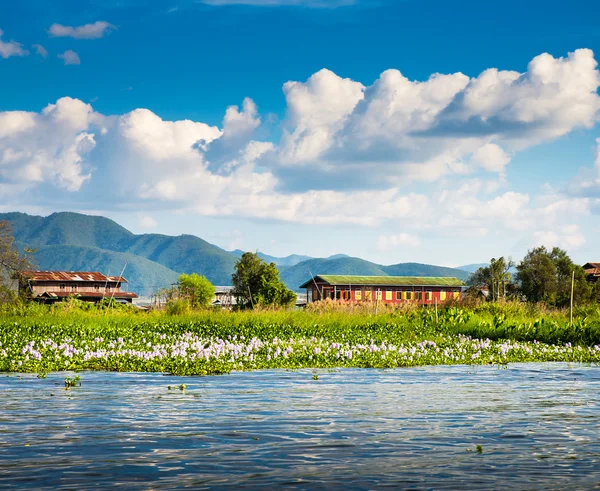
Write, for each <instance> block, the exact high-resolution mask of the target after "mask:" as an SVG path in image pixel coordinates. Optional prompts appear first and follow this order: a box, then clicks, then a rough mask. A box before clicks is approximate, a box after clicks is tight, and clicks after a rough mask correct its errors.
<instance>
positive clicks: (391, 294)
mask: <svg viewBox="0 0 600 491" xmlns="http://www.w3.org/2000/svg"><path fill="white" fill-rule="evenodd" d="M464 287H465V284H464V283H463V282H462V281H461V280H459V279H458V278H452V277H429V276H352V275H317V276H315V277H314V278H312V279H310V280H309V281H307V282H306V283H304V284H302V285H301V286H300V288H306V294H307V301H308V302H316V301H319V300H323V299H326V298H330V299H332V300H340V301H347V302H381V303H385V304H401V303H403V302H415V303H418V304H421V305H433V304H434V303H438V304H439V303H443V302H445V301H446V300H449V299H459V298H460V297H461V294H462V291H463V288H464Z"/></svg>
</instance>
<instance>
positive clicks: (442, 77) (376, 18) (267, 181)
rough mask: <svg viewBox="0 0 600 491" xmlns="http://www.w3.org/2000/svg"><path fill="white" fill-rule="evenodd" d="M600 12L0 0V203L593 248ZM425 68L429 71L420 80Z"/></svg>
mask: <svg viewBox="0 0 600 491" xmlns="http://www.w3.org/2000/svg"><path fill="white" fill-rule="evenodd" d="M599 14H600V5H599V4H598V3H597V2H591V1H589V0H588V1H581V0H579V1H572V2H569V4H568V6H567V5H566V4H565V3H564V2H558V1H554V2H553V1H544V2H542V1H538V0H533V1H528V2H523V1H519V2H516V1H512V0H511V1H505V2H502V3H499V2H481V1H456V2H447V1H438V0H431V1H427V2H423V1H415V0H396V1H392V0H371V1H370V0H339V1H337V0H330V1H326V0H265V1H261V0H239V1H229V0H204V1H198V0H170V1H154V2H144V1H141V0H108V1H101V0H69V1H61V0H58V1H55V2H47V1H45V0H44V1H43V0H23V1H19V2H3V3H2V4H1V5H0V30H2V36H1V37H0V80H1V82H0V87H1V90H0V210H2V211H13V210H20V211H27V212H30V213H37V214H48V213H52V212H53V211H62V210H72V211H80V212H84V213H92V214H103V215H106V216H110V217H111V218H114V219H115V220H117V221H118V222H119V223H122V224H123V225H125V226H127V227H128V228H130V229H132V230H133V231H135V232H159V233H168V234H181V233H192V234H196V235H199V236H201V237H203V238H205V239H206V240H209V241H211V242H213V243H216V244H217V245H219V246H221V247H224V248H226V249H232V248H243V249H248V250H256V249H258V250H261V251H264V252H266V253H269V254H274V255H287V254H291V253H299V254H310V255H314V256H326V255H330V254H334V253H339V252H342V253H347V254H351V255H356V256H360V257H364V258H366V259H370V260H373V261H376V262H380V263H387V264H390V263H397V262H403V261H419V262H428V263H436V264H448V265H458V264H465V263H471V262H483V261H487V260H489V258H491V257H493V256H499V255H512V256H513V257H514V258H515V259H517V260H518V259H520V258H521V257H522V256H523V255H524V253H526V251H527V250H528V249H530V248H531V247H534V246H535V245H539V244H544V245H547V246H552V245H558V246H561V247H563V248H566V249H567V250H568V252H569V253H570V254H571V255H572V256H573V257H574V259H576V260H578V261H579V262H586V261H589V260H596V261H597V260H600V259H599V258H598V254H600V253H598V252H597V247H596V246H597V244H598V238H599V237H600V225H599V224H598V215H597V214H598V211H599V210H600V206H599V204H600V201H599V199H598V198H599V197H600V157H599V156H598V144H597V142H596V139H597V138H599V137H600V131H598V125H597V121H598V115H599V111H600V102H599V100H600V99H599V97H598V94H597V89H598V86H599V85H600V75H599V72H598V69H597V67H596V62H595V60H596V59H597V53H600V28H598V27H597V19H598V16H599ZM435 74H438V75H435Z"/></svg>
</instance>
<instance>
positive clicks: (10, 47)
mask: <svg viewBox="0 0 600 491" xmlns="http://www.w3.org/2000/svg"><path fill="white" fill-rule="evenodd" d="M2 36H4V31H3V30H2V29H0V56H1V57H2V58H4V59H6V58H10V57H11V56H27V55H28V54H29V52H28V51H27V50H26V49H24V48H23V45H22V44H21V43H17V42H16V41H13V40H10V41H3V40H2Z"/></svg>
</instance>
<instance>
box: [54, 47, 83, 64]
mask: <svg viewBox="0 0 600 491" xmlns="http://www.w3.org/2000/svg"><path fill="white" fill-rule="evenodd" d="M57 56H58V58H61V59H62V60H63V61H64V62H65V65H80V64H81V60H80V59H79V55H78V54H77V53H75V51H73V50H71V49H68V50H67V51H65V52H64V53H61V54H59V55H57Z"/></svg>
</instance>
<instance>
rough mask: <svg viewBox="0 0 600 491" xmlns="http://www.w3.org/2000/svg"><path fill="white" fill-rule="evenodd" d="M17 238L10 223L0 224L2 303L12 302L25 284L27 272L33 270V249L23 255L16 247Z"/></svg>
mask: <svg viewBox="0 0 600 491" xmlns="http://www.w3.org/2000/svg"><path fill="white" fill-rule="evenodd" d="M14 243H15V238H14V237H13V234H12V229H11V227H10V223H9V222H6V221H3V222H0V302H3V301H4V302H6V301H10V300H12V299H14V298H15V296H16V295H17V285H19V284H20V283H21V284H22V283H23V282H24V280H25V279H26V278H25V275H24V273H25V271H27V270H28V269H31V268H32V263H31V260H30V257H31V254H32V253H33V252H34V251H33V250H31V249H26V250H25V253H24V254H21V253H20V252H19V251H18V250H17V249H16V248H15V246H14Z"/></svg>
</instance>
